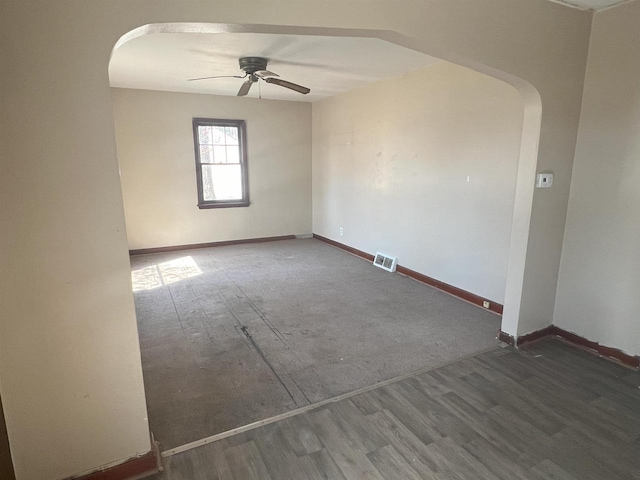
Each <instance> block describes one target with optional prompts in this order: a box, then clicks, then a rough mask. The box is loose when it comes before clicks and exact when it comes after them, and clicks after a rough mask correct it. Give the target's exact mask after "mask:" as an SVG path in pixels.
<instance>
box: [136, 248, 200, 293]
mask: <svg viewBox="0 0 640 480" xmlns="http://www.w3.org/2000/svg"><path fill="white" fill-rule="evenodd" d="M198 275H202V270H200V267H198V265H197V264H196V262H195V260H194V259H193V258H191V257H190V256H188V257H181V258H177V259H175V260H171V261H169V262H164V263H159V264H157V265H149V266H148V267H144V268H139V269H138V270H134V271H132V272H131V283H132V284H133V291H134V292H139V291H141V290H153V289H154V288H158V287H162V286H163V285H170V284H172V283H175V282H179V281H180V280H184V279H186V278H192V277H196V276H198Z"/></svg>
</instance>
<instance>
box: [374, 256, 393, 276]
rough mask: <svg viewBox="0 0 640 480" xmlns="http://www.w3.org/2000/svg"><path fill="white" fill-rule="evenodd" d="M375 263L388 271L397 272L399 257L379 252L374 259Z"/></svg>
mask: <svg viewBox="0 0 640 480" xmlns="http://www.w3.org/2000/svg"><path fill="white" fill-rule="evenodd" d="M373 264H374V265H375V266H376V267H379V268H382V269H383V270H386V271H388V272H395V271H396V265H397V264H398V257H392V256H390V255H386V254H384V253H380V252H377V253H376V256H375V258H374V259H373Z"/></svg>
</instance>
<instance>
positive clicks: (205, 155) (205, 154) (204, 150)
mask: <svg viewBox="0 0 640 480" xmlns="http://www.w3.org/2000/svg"><path fill="white" fill-rule="evenodd" d="M200 162H201V163H213V147H212V146H210V145H200Z"/></svg>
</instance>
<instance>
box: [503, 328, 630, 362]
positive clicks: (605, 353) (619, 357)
mask: <svg viewBox="0 0 640 480" xmlns="http://www.w3.org/2000/svg"><path fill="white" fill-rule="evenodd" d="M545 337H560V338H562V339H564V340H566V341H567V342H569V343H572V344H574V345H577V346H579V347H581V348H584V349H585V350H589V351H591V352H593V353H596V354H598V355H600V356H602V357H605V358H607V359H610V360H614V361H616V362H618V363H621V364H623V365H626V366H628V367H631V368H635V369H640V356H637V355H630V354H628V353H625V352H623V351H622V350H620V349H618V348H613V347H607V346H606V345H600V344H599V343H598V342H594V341H593V340H588V339H586V338H584V337H582V336H580V335H578V334H575V333H572V332H569V331H567V330H564V329H562V328H560V327H556V326H555V325H549V326H548V327H545V328H543V329H541V330H536V331H535V332H531V333H528V334H526V335H522V336H518V337H513V336H512V335H509V334H508V333H505V332H503V331H500V332H499V333H498V339H500V340H501V341H503V342H505V343H508V344H509V345H513V346H515V347H520V346H522V345H526V344H527V343H531V342H533V341H536V340H540V339H541V338H545Z"/></svg>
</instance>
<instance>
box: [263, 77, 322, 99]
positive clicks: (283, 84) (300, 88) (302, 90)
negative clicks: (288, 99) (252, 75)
mask: <svg viewBox="0 0 640 480" xmlns="http://www.w3.org/2000/svg"><path fill="white" fill-rule="evenodd" d="M264 81H265V82H267V83H273V84H274V85H278V86H280V87H284V88H288V89H290V90H294V91H296V92H298V93H301V94H303V95H306V94H307V93H309V92H310V91H311V89H309V88H307V87H303V86H302V85H297V84H295V83H291V82H287V81H286V80H282V79H280V78H271V77H268V78H265V79H264Z"/></svg>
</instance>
